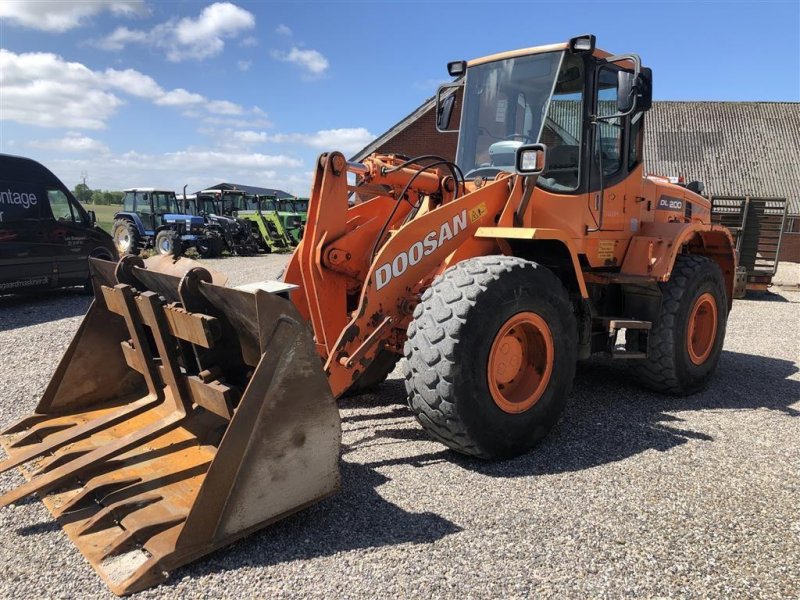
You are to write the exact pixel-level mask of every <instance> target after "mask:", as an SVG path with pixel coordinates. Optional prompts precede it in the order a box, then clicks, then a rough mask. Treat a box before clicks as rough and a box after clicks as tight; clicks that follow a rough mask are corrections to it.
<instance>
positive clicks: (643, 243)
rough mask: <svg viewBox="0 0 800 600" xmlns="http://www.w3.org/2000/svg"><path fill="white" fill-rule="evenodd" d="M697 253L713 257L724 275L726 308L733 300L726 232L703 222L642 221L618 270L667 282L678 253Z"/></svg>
mask: <svg viewBox="0 0 800 600" xmlns="http://www.w3.org/2000/svg"><path fill="white" fill-rule="evenodd" d="M682 253H689V254H699V255H701V256H708V257H709V258H711V259H713V260H715V261H716V262H717V264H718V265H719V267H720V269H721V270H722V275H723V277H724V278H725V291H726V292H727V294H728V308H729V309H730V307H731V304H732V302H733V285H734V278H735V274H736V267H737V262H738V261H737V257H736V251H735V250H734V243H733V238H732V237H731V233H730V231H728V229H727V228H726V227H723V226H721V225H710V224H707V223H643V224H642V229H641V234H640V235H636V236H633V237H632V238H631V242H630V244H629V245H628V250H627V252H626V253H625V258H624V259H623V261H622V271H621V272H622V273H624V274H626V275H638V276H644V277H652V278H653V279H655V280H656V281H668V280H669V278H670V275H672V269H673V267H674V266H675V259H676V258H677V256H678V255H679V254H682Z"/></svg>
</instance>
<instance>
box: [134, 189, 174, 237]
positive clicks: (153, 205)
mask: <svg viewBox="0 0 800 600" xmlns="http://www.w3.org/2000/svg"><path fill="white" fill-rule="evenodd" d="M122 212H126V213H130V214H135V215H136V216H137V217H138V218H139V220H140V221H141V224H142V226H143V228H144V230H145V231H146V232H148V233H152V232H154V231H155V230H156V229H158V228H159V227H161V226H162V225H165V224H166V223H167V222H172V221H174V220H175V219H174V218H173V217H175V216H176V215H183V211H181V209H180V207H179V206H178V199H177V198H176V196H175V192H172V191H166V190H156V189H154V188H131V189H129V190H125V196H124V198H123V200H122Z"/></svg>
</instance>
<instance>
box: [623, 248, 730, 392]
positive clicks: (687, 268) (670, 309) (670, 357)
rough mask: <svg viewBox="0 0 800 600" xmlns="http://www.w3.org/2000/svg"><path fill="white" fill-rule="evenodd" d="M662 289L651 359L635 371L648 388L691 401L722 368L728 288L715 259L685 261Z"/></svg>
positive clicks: (637, 364)
mask: <svg viewBox="0 0 800 600" xmlns="http://www.w3.org/2000/svg"><path fill="white" fill-rule="evenodd" d="M660 285H661V293H662V300H661V312H660V314H659V315H658V318H657V319H656V320H655V322H654V323H653V327H652V329H651V330H650V334H649V336H648V344H647V355H648V356H647V358H646V359H643V360H637V361H632V363H631V365H630V366H631V368H632V369H633V371H634V373H635V374H636V376H637V378H638V379H639V381H640V383H642V385H644V386H645V387H647V388H649V389H651V390H654V391H657V392H667V393H671V394H676V395H679V396H686V395H689V394H693V393H695V392H699V391H700V390H702V389H703V388H705V387H706V385H708V381H709V379H710V378H711V375H712V374H713V373H714V370H715V369H716V367H717V363H718V362H719V357H720V354H721V353H722V343H723V341H724V340H725V324H726V322H727V320H728V303H727V298H726V295H725V282H724V280H723V278H722V272H721V271H720V269H719V266H718V265H717V263H716V262H714V261H713V260H711V259H710V258H707V257H705V256H690V255H682V256H678V258H677V260H676V261H675V267H674V268H673V269H672V275H671V276H670V278H669V281H667V282H666V283H662V284H660Z"/></svg>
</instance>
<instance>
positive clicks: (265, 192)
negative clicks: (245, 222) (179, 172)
mask: <svg viewBox="0 0 800 600" xmlns="http://www.w3.org/2000/svg"><path fill="white" fill-rule="evenodd" d="M203 190H222V191H229V190H240V191H242V192H245V193H247V194H251V195H253V196H276V197H277V198H294V196H292V195H291V194H290V193H288V192H284V191H283V190H278V189H274V188H263V187H256V186H253V185H242V184H240V183H218V184H217V185H211V186H208V187H204V188H203ZM201 191H202V190H201ZM195 193H198V192H195Z"/></svg>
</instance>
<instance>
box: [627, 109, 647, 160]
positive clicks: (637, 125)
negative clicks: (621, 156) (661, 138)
mask: <svg viewBox="0 0 800 600" xmlns="http://www.w3.org/2000/svg"><path fill="white" fill-rule="evenodd" d="M643 121H644V113H643V112H637V113H635V114H634V115H633V116H632V117H631V127H630V133H629V134H628V136H629V138H630V141H629V143H628V169H629V170H633V168H634V167H635V166H636V165H638V164H639V163H640V162H641V161H642V145H643V142H644V139H643V138H644V136H643V135H642V132H643V129H642V122H643Z"/></svg>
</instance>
